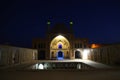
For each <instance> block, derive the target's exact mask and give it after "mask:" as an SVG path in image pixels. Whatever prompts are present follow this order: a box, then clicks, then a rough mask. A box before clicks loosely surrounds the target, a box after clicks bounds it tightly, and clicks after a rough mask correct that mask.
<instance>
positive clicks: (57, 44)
mask: <svg viewBox="0 0 120 80" xmlns="http://www.w3.org/2000/svg"><path fill="white" fill-rule="evenodd" d="M69 49H70V44H69V41H68V40H67V39H66V38H65V37H64V36H62V35H58V36H56V37H55V38H54V39H53V40H52V41H51V44H50V53H51V58H57V59H64V58H67V57H69V54H68V53H69Z"/></svg>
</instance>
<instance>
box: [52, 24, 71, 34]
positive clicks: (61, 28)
mask: <svg viewBox="0 0 120 80" xmlns="http://www.w3.org/2000/svg"><path fill="white" fill-rule="evenodd" d="M50 32H52V33H70V32H71V30H70V28H68V27H67V26H66V25H65V24H62V23H58V24H56V25H55V26H53V28H51V30H50Z"/></svg>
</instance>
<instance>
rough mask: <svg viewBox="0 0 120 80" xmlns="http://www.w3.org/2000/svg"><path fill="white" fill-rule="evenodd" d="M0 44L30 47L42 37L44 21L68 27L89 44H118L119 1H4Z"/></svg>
mask: <svg viewBox="0 0 120 80" xmlns="http://www.w3.org/2000/svg"><path fill="white" fill-rule="evenodd" d="M0 7H1V12H0V44H10V45H16V46H20V47H31V45H32V39H33V38H38V37H44V36H45V33H46V26H47V25H46V23H47V20H48V19H50V20H51V26H53V25H55V24H56V23H58V22H62V23H65V24H66V25H67V26H69V21H70V20H73V23H74V25H73V31H74V34H75V36H76V37H80V38H89V41H90V43H117V42H120V1H119V0H109V1H108V0H107V1H105V0H102V1H101V0H96V1H95V0H88V1H87V0H17V1H15V0H14V1H12V0H8V1H7V0H4V2H0Z"/></svg>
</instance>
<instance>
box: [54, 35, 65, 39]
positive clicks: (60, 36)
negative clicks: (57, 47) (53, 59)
mask: <svg viewBox="0 0 120 80" xmlns="http://www.w3.org/2000/svg"><path fill="white" fill-rule="evenodd" d="M56 38H57V39H63V38H64V37H63V36H62V35H58V36H57V37H56Z"/></svg>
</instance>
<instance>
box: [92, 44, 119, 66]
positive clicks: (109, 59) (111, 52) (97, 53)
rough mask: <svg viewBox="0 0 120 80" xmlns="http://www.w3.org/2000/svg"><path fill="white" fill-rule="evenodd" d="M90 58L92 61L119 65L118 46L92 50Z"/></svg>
mask: <svg viewBox="0 0 120 80" xmlns="http://www.w3.org/2000/svg"><path fill="white" fill-rule="evenodd" d="M90 57H91V60H93V61H97V62H101V63H105V64H111V65H120V44H116V45H111V46H106V47H101V48H96V49H93V50H92V51H91V53H90Z"/></svg>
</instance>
